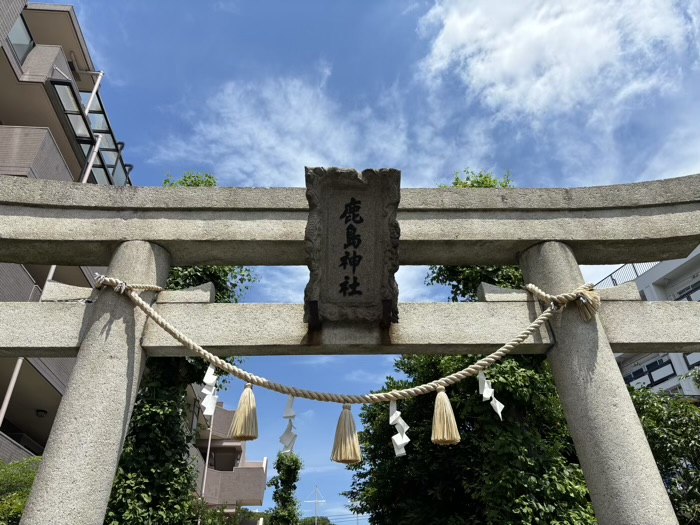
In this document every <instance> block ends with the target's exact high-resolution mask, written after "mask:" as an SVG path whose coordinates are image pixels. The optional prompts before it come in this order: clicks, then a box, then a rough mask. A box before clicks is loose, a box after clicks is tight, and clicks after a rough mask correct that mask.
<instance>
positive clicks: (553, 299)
mask: <svg viewBox="0 0 700 525" xmlns="http://www.w3.org/2000/svg"><path fill="white" fill-rule="evenodd" d="M95 281H96V288H101V287H102V286H110V287H112V288H114V290H115V291H117V292H118V293H120V294H123V295H126V296H127V297H128V298H129V299H130V300H131V301H132V302H133V303H134V304H135V305H136V306H138V307H139V308H140V309H141V310H143V311H144V312H145V313H146V315H148V317H150V318H151V319H153V321H154V322H155V323H156V324H157V325H158V326H160V327H161V328H163V330H165V331H166V332H168V333H169V334H170V335H171V336H173V337H174V338H175V339H177V340H178V341H179V342H180V343H181V344H182V345H183V346H185V347H186V348H188V349H190V350H192V351H193V352H195V353H197V354H199V355H200V356H201V357H202V358H203V359H204V360H205V361H207V362H208V363H209V364H211V365H213V366H215V367H217V368H219V369H221V370H223V371H224V372H228V373H229V374H231V375H233V376H235V377H237V378H239V379H242V380H243V381H245V382H246V383H251V384H253V385H256V386H259V387H262V388H266V389H268V390H273V391H275V392H279V393H282V394H288V395H292V396H294V397H301V398H305V399H312V400H315V401H326V402H331V403H342V404H364V403H382V402H387V401H396V400H400V399H409V398H412V397H417V396H420V395H424V394H428V393H430V392H434V391H436V390H439V389H440V388H441V387H442V388H443V389H444V388H445V387H447V386H450V385H453V384H455V383H458V382H459V381H462V380H463V379H466V378H467V377H470V376H475V375H477V374H478V373H479V372H480V371H483V370H486V369H487V368H488V367H489V366H491V365H492V364H494V363H495V362H497V361H500V360H501V359H502V358H503V357H505V356H506V355H508V354H509V353H510V352H512V351H513V350H514V349H515V348H516V347H517V346H518V345H520V344H521V343H522V342H523V341H525V339H527V338H528V336H529V335H530V334H532V333H533V332H535V331H536V330H538V329H539V328H540V327H541V326H542V324H544V322H545V321H547V320H549V319H550V318H551V317H552V316H553V315H554V313H555V312H556V311H558V310H560V309H561V308H563V307H565V306H566V305H567V304H569V303H571V302H577V304H578V303H579V302H582V303H584V304H585V305H587V308H586V309H585V310H580V313H581V315H582V317H583V318H584V320H588V319H590V315H591V314H590V312H593V313H595V311H596V310H597V307H598V305H599V304H600V298H599V297H598V296H597V294H596V293H595V292H594V291H593V288H594V285H593V284H590V283H587V284H584V285H583V286H580V287H578V288H577V289H576V290H574V291H573V292H570V293H565V294H561V295H550V294H547V293H546V292H544V291H542V290H540V289H539V288H537V287H536V286H535V285H532V284H528V285H526V286H525V289H526V290H527V291H529V292H530V293H532V294H533V295H534V296H535V297H537V298H538V299H539V300H541V301H542V302H544V303H547V304H549V305H550V306H549V307H548V308H547V309H546V310H545V311H544V312H542V313H541V314H540V315H539V316H538V317H537V319H535V320H534V321H533V322H532V323H530V326H528V327H527V328H526V329H525V330H523V331H522V332H520V334H518V335H517V336H516V337H515V338H514V339H512V340H511V341H510V342H508V343H507V344H505V345H503V346H502V347H501V348H499V349H498V350H496V351H495V352H493V353H492V354H489V355H488V356H486V357H484V358H483V359H480V360H479V361H477V362H476V363H474V364H472V365H470V366H468V367H467V368H464V369H462V370H460V371H458V372H455V373H453V374H450V375H448V376H445V377H442V378H440V379H437V380H435V381H431V382H430V383H426V384H423V385H419V386H415V387H412V388H405V389H403V390H392V391H390V392H379V393H376V394H365V395H352V394H332V393H327V392H316V391H314V390H304V389H301V388H296V387H292V386H287V385H283V384H280V383H275V382H273V381H270V380H268V379H265V378H264V377H259V376H256V375H254V374H251V373H250V372H246V371H245V370H243V369H241V368H238V367H237V366H235V365H232V364H230V363H227V362H226V361H224V360H223V359H220V358H219V357H217V356H215V355H214V354H212V353H211V352H208V351H206V350H205V349H204V348H202V347H201V346H199V345H198V344H197V343H195V342H194V341H192V340H191V339H189V338H188V337H187V336H186V335H184V334H183V333H182V332H180V331H179V330H178V329H176V328H175V327H174V326H172V325H171V324H170V323H169V322H168V321H167V320H165V319H164V318H163V317H162V316H161V315H160V314H159V313H158V312H156V311H155V310H154V309H153V308H152V307H151V306H150V305H149V304H148V303H146V302H145V301H144V300H143V299H141V298H140V297H139V295H138V294H137V293H136V292H135V290H144V291H153V292H161V291H163V288H160V287H158V286H153V285H144V284H131V285H130V284H127V283H125V282H123V281H120V280H119V279H114V278H112V277H107V276H105V275H100V274H96V275H95Z"/></svg>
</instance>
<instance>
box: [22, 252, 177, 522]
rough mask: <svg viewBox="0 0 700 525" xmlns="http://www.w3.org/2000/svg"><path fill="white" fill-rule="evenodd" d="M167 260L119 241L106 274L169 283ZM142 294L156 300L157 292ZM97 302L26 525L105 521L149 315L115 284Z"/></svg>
mask: <svg viewBox="0 0 700 525" xmlns="http://www.w3.org/2000/svg"><path fill="white" fill-rule="evenodd" d="M169 267H170V259H169V256H168V253H167V252H166V251H165V250H164V249H162V248H160V247H159V246H155V245H152V244H149V243H146V242H139V241H132V242H127V243H124V244H122V245H121V246H120V247H119V248H118V250H117V251H116V253H115V254H114V258H113V260H112V262H111V264H110V267H109V270H108V273H109V275H110V276H112V277H116V278H118V279H122V280H124V281H126V282H139V283H154V284H157V285H159V286H164V285H165V282H166V280H167V276H168V271H169ZM142 297H143V298H144V299H145V300H146V301H152V300H153V298H154V294H153V293H152V292H144V293H143V294H142ZM51 306H64V305H58V304H54V305H51ZM72 306H80V305H72ZM83 306H84V305H83ZM91 306H92V308H91V315H90V320H89V322H88V329H87V332H86V334H85V337H84V339H83V341H82V344H81V347H80V352H79V353H78V358H77V360H76V362H75V367H74V369H73V372H72V374H71V377H70V381H69V384H68V388H67V390H66V392H65V395H64V396H63V399H62V401H61V405H60V406H59V409H58V413H57V415H56V420H55V422H54V425H53V429H52V431H51V435H50V436H49V441H48V443H47V445H46V449H45V451H44V457H43V460H42V462H41V466H40V467H39V471H38V473H37V476H36V480H35V481H34V485H33V487H32V492H31V495H30V497H29V500H28V502H27V506H26V508H25V511H24V515H23V517H22V521H21V523H22V525H47V524H49V523H50V524H52V525H75V524H78V523H80V524H83V523H84V524H98V523H102V522H103V520H104V515H105V512H106V509H107V502H108V500H109V495H110V492H111V489H112V482H113V479H114V474H115V472H116V469H117V464H118V462H119V456H120V454H121V450H122V445H123V442H124V438H125V436H126V433H127V430H128V426H129V420H130V418H131V411H132V408H133V404H134V400H135V398H136V393H137V391H138V386H139V381H140V378H141V374H142V372H143V367H144V363H145V353H144V352H143V350H142V349H141V345H140V338H141V334H142V331H143V327H144V325H145V322H146V316H145V314H143V313H142V312H141V311H140V310H137V309H136V308H134V306H133V304H132V303H131V301H129V299H127V298H126V297H123V296H120V295H118V294H116V293H115V292H114V290H113V289H111V288H110V289H104V290H102V291H100V293H99V295H98V298H97V300H96V302H95V303H94V305H91Z"/></svg>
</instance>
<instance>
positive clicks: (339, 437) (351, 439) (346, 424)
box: [331, 405, 362, 465]
mask: <svg viewBox="0 0 700 525" xmlns="http://www.w3.org/2000/svg"><path fill="white" fill-rule="evenodd" d="M331 461H335V462H336V463H345V464H347V465H351V464H353V463H359V462H360V461H362V455H361V454H360V441H359V440H358V439H357V429H356V428H355V420H353V418H352V412H351V411H350V405H343V411H342V412H341V413H340V419H339V420H338V426H337V428H336V429H335V441H334V443H333V453H332V454H331Z"/></svg>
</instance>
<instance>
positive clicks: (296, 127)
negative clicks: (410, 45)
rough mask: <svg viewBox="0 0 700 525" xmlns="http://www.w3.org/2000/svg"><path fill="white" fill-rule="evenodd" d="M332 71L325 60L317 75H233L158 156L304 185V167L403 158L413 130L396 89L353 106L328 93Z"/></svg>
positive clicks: (225, 178) (250, 182)
mask: <svg viewBox="0 0 700 525" xmlns="http://www.w3.org/2000/svg"><path fill="white" fill-rule="evenodd" d="M330 74H331V69H330V65H329V64H327V63H324V62H322V63H321V64H320V65H319V75H320V79H319V80H318V81H316V82H314V81H313V80H306V79H302V78H299V77H284V78H268V79H265V80H262V81H257V82H247V81H241V82H228V83H226V84H224V85H223V86H222V87H221V88H220V89H218V90H217V91H216V92H215V93H214V95H213V96H212V97H211V98H210V99H209V100H208V101H207V103H206V104H205V107H204V108H202V109H201V111H200V112H198V114H197V116H196V120H194V121H193V122H192V128H191V130H190V131H189V132H188V133H187V136H173V137H170V138H169V140H167V141H166V142H165V143H162V144H160V145H159V146H158V147H157V150H156V160H182V159H185V160H186V159H192V158H197V159H210V160H209V162H211V164H212V166H213V167H214V173H215V175H216V176H217V177H218V178H219V179H220V180H221V181H222V182H224V183H234V184H236V185H242V186H303V185H304V166H340V167H357V168H360V169H363V168H365V167H385V166H395V165H398V164H400V161H401V159H402V158H403V157H404V156H405V154H406V151H407V144H406V140H407V130H406V123H405V121H404V119H403V116H402V112H401V111H400V110H397V108H395V107H394V106H393V104H394V102H395V98H394V96H393V94H392V93H391V92H387V93H386V94H385V95H384V97H382V98H381V99H380V100H379V101H378V104H377V105H376V106H375V107H369V106H364V107H360V108H357V109H352V110H347V109H345V108H343V107H341V105H340V104H339V103H338V102H337V101H336V100H334V99H333V98H332V97H331V96H329V95H328V93H327V90H326V89H327V88H326V82H327V80H328V77H329V76H330ZM399 109H400V108H399ZM380 164H381V165H380Z"/></svg>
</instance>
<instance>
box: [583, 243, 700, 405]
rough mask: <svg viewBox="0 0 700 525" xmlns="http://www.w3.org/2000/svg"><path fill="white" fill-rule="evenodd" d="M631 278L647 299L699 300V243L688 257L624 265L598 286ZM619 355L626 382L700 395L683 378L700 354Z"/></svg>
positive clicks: (692, 383) (672, 391) (699, 357)
mask: <svg viewBox="0 0 700 525" xmlns="http://www.w3.org/2000/svg"><path fill="white" fill-rule="evenodd" d="M630 280H634V282H635V283H636V285H637V288H638V289H639V293H640V295H641V297H642V299H643V300H646V301H700V246H698V247H697V248H696V249H695V250H694V251H693V252H692V253H691V254H690V255H689V256H688V257H687V258H685V259H676V260H672V261H663V262H661V263H658V264H655V263H644V264H641V265H639V264H634V265H632V264H627V265H624V266H622V267H620V268H618V269H617V270H615V272H613V273H612V274H610V275H609V276H608V277H606V278H605V279H603V280H602V281H600V282H599V283H598V285H597V286H598V287H599V288H607V287H610V286H615V285H619V284H623V283H624V282H626V281H630ZM698 322H699V323H700V319H698ZM616 358H617V362H618V364H619V365H620V370H621V371H622V375H623V377H624V378H625V382H626V383H627V384H631V385H634V386H648V387H649V388H651V389H652V390H654V391H656V392H659V391H666V392H669V393H673V394H682V395H687V396H698V397H699V398H700V389H699V388H698V387H697V386H696V385H695V383H694V382H693V380H692V379H680V376H683V375H685V374H687V373H688V372H689V371H691V370H692V369H693V368H695V367H696V366H700V353H694V354H663V353H656V354H616Z"/></svg>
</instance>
